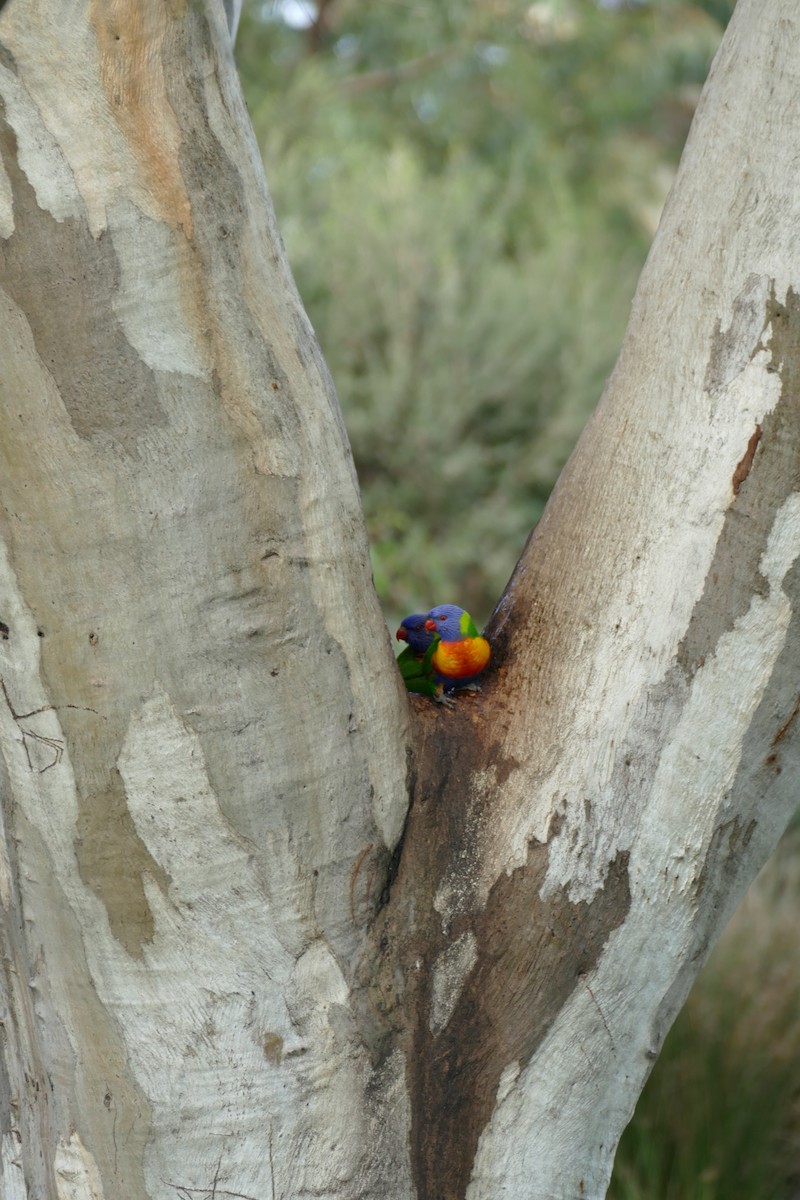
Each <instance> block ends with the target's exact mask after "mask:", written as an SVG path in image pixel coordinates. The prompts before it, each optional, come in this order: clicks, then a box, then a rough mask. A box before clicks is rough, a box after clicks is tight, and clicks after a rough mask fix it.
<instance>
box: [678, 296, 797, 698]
mask: <svg viewBox="0 0 800 1200" xmlns="http://www.w3.org/2000/svg"><path fill="white" fill-rule="evenodd" d="M766 330H769V331H770V333H771V337H770V339H769V343H768V344H767V342H766V339H765V338H764V337H762V340H761V341H760V342H759V344H758V346H757V347H756V349H755V350H754V351H753V354H755V353H757V352H759V351H762V350H765V349H766V350H769V351H770V353H771V356H772V357H771V363H770V365H769V366H768V368H767V369H768V370H770V371H771V372H774V373H777V374H779V375H780V378H781V383H782V389H781V397H780V400H779V401H778V403H777V404H776V406H775V408H774V409H773V411H772V412H771V413H768V414H767V415H766V416H765V417H764V419H763V421H762V423H761V424H760V425H756V427H755V429H754V430H753V432H752V433H751V435H750V437H749V439H748V443H747V446H746V447H745V449H744V453H743V455H742V458H741V459H740V461H739V464H738V466H737V468H736V470H735V472H734V475H733V478H732V480H731V486H732V493H733V496H732V502H731V505H730V507H729V509H728V511H727V513H726V515H725V521H724V523H723V527H722V533H721V535H720V538H719V541H718V542H717V548H716V552H715V554H714V559H713V561H712V563H711V568H710V570H709V572H708V576H707V578H706V583H705V587H704V589H703V594H702V596H701V597H700V599H699V600H698V602H697V604H696V605H695V608H694V611H693V613H692V617H691V620H690V622H689V627H688V629H687V631H686V634H685V636H684V638H683V641H682V642H681V644H680V647H679V649H678V663H679V665H680V666H681V668H682V669H683V671H684V674H685V675H686V677H687V679H691V678H692V677H693V675H694V673H695V671H696V670H697V669H698V667H700V666H702V664H703V663H704V662H705V660H706V658H707V657H708V656H709V655H712V654H713V653H714V650H715V648H716V645H717V642H718V641H719V639H720V637H721V636H722V635H723V634H724V633H726V632H727V631H728V630H730V629H732V628H733V627H734V625H735V623H736V621H737V620H738V619H739V618H740V617H742V616H743V615H744V614H745V613H746V612H747V610H748V608H749V607H750V603H751V601H752V598H753V596H754V595H765V594H766V592H767V590H768V584H767V580H766V579H765V578H764V576H763V575H762V574H761V572H760V570H759V563H760V561H761V557H762V555H763V553H764V550H765V549H766V545H767V540H768V538H769V534H770V530H771V529H772V526H773V523H774V521H775V516H776V514H777V512H778V510H779V508H780V507H781V505H782V504H783V503H784V501H785V500H786V499H787V497H788V496H790V495H791V494H792V493H793V492H796V491H798V490H800V440H799V439H798V438H797V428H798V423H800V299H799V298H798V296H797V294H796V293H795V292H793V291H792V290H791V289H789V292H788V293H787V296H786V301H785V303H781V302H780V301H779V300H777V298H776V297H775V293H774V290H773V292H772V293H771V295H770V298H769V301H768V303H767V312H766V322H765V331H766ZM720 597H722V598H724V601H725V602H724V604H723V603H722V602H721V600H720Z"/></svg>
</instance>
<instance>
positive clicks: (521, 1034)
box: [362, 674, 630, 1200]
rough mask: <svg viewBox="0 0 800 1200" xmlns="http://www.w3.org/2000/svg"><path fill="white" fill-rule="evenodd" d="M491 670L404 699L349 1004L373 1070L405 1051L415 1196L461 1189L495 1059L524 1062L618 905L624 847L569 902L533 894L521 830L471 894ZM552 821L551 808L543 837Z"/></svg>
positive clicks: (540, 854) (618, 914)
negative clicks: (511, 859) (437, 1010)
mask: <svg viewBox="0 0 800 1200" xmlns="http://www.w3.org/2000/svg"><path fill="white" fill-rule="evenodd" d="M501 683H502V676H501V675H499V674H495V676H494V677H491V676H490V677H489V678H488V679H487V683H486V684H485V685H484V690H483V692H482V693H481V694H480V695H461V696H459V697H458V698H457V700H456V708H455V709H454V710H453V711H445V710H442V709H439V708H437V707H436V706H434V705H432V704H431V703H430V702H428V701H424V700H418V699H415V700H413V701H412V708H413V710H414V712H413V726H414V737H413V744H414V746H415V750H416V755H415V758H416V786H415V789H414V794H413V798H412V806H411V810H410V813H409V818H408V821H407V825H406V830H405V836H404V842H403V853H402V855H401V858H400V862H399V866H398V868H397V874H396V878H395V880H394V882H393V886H392V889H391V897H390V901H389V903H388V904H387V905H386V907H385V908H383V909H382V910H381V912H380V913H379V914H378V917H377V919H376V921H375V925H374V929H373V937H374V947H373V953H374V959H373V962H372V966H371V970H370V969H369V968H368V969H367V971H365V982H367V980H368V981H369V982H368V983H367V988H368V989H369V1004H364V1005H362V1015H363V1016H364V1017H365V1018H366V1019H367V1020H368V1022H369V1024H370V1027H371V1028H370V1032H369V1034H368V1036H367V1039H366V1040H367V1042H368V1044H371V1045H372V1046H373V1048H374V1050H375V1066H376V1069H379V1068H380V1065H381V1061H382V1058H383V1056H384V1055H385V1053H386V1052H388V1049H389V1048H390V1046H391V1044H393V1043H394V1040H395V1038H397V1039H399V1042H400V1044H401V1045H402V1046H403V1048H404V1050H405V1055H406V1063H407V1079H408V1086H409V1093H410V1096H411V1104H412V1126H411V1146H410V1152H411V1161H412V1166H413V1172H414V1179H415V1184H416V1189H417V1196H418V1197H419V1200H463V1197H464V1195H465V1193H466V1188H467V1185H468V1183H469V1179H470V1176H471V1173H472V1166H473V1161H474V1158H475V1153H476V1150H477V1146H478V1140H479V1138H480V1135H481V1132H482V1131H483V1129H484V1128H485V1126H486V1124H487V1122H488V1121H489V1119H490V1117H491V1115H492V1113H493V1111H494V1109H495V1107H496V1101H497V1088H498V1083H499V1081H500V1077H501V1075H502V1073H503V1071H504V1070H505V1069H506V1068H507V1067H509V1066H510V1065H513V1064H518V1065H519V1068H520V1069H524V1067H525V1065H526V1064H527V1063H528V1062H529V1061H530V1059H531V1057H532V1056H533V1055H534V1053H535V1052H536V1049H537V1047H538V1046H539V1045H540V1044H541V1042H542V1040H543V1038H544V1037H545V1035H546V1033H547V1031H548V1029H549V1028H550V1026H551V1025H552V1023H553V1021H554V1020H555V1018H556V1016H557V1015H558V1013H559V1012H560V1011H561V1009H562V1008H563V1006H564V1003H565V1002H566V1000H567V999H568V997H569V996H570V994H571V993H572V992H573V990H574V989H575V988H577V987H583V986H586V984H585V982H584V978H585V976H586V975H587V974H588V973H589V972H590V971H591V970H592V968H593V966H594V965H595V963H596V962H597V961H598V959H599V957H600V954H601V953H602V949H603V947H604V945H605V943H606V941H607V939H608V937H609V934H610V933H611V932H612V930H614V929H615V928H617V926H619V925H620V924H621V923H622V922H623V921H624V919H625V916H626V914H627V912H628V909H629V906H630V890H629V882H628V856H627V854H626V853H620V854H618V855H617V857H616V858H615V859H614V861H613V862H611V863H610V864H609V867H608V871H607V875H606V880H605V884H604V887H603V888H602V889H600V890H599V891H598V892H597V893H596V895H595V896H594V898H593V899H592V901H591V902H590V903H583V902H580V903H573V902H572V901H570V900H569V899H568V897H567V896H566V895H565V894H564V893H562V892H557V893H555V894H553V895H551V896H549V897H548V899H546V900H542V899H541V897H540V891H541V888H542V884H543V882H544V878H545V875H546V872H547V866H548V846H547V844H546V843H540V842H538V841H536V840H535V839H532V840H531V841H530V842H529V844H528V852H527V858H526V861H525V863H524V864H522V865H521V866H519V867H517V868H516V869H515V870H513V871H512V872H511V873H510V874H506V873H505V872H501V873H500V874H499V876H498V877H497V878H496V879H495V881H494V883H493V884H492V886H491V888H490V891H489V894H488V897H483V896H482V895H481V894H480V893H479V890H478V887H477V882H476V881H477V872H476V867H477V865H478V864H479V863H480V862H481V861H482V856H483V855H484V853H485V834H486V830H487V828H488V827H489V823H490V822H491V820H492V812H491V805H492V795H493V794H494V793H495V790H496V789H497V788H498V787H502V781H504V780H505V778H507V777H508V775H509V773H510V772H513V771H514V770H515V768H516V766H517V764H516V763H515V762H513V761H505V760H504V759H503V757H502V753H501V752H500V751H499V748H498V746H497V745H496V744H494V742H493V738H492V734H493V732H494V736H496V731H497V729H498V727H501V726H502V723H503V717H504V708H505V697H504V694H503V688H502V687H501V686H498V684H501ZM481 773H484V774H485V776H486V778H487V780H490V783H489V786H487V787H486V788H480V787H478V788H476V787H475V783H476V777H479V776H480V774H481ZM558 824H559V821H558V818H554V820H553V823H552V824H551V828H550V831H549V835H548V836H549V837H552V836H553V834H554V833H555V832H556V831H557V827H558ZM443 881H448V882H449V883H451V884H452V886H453V889H454V891H453V895H454V899H453V902H452V903H451V904H450V905H449V908H448V911H447V912H446V913H445V912H442V911H438V910H437V908H436V907H435V906H434V901H435V898H436V896H437V892H438V891H439V889H440V886H441V884H442V882H443ZM442 907H443V906H442V905H441V904H440V905H439V908H440V909H441V908H442ZM464 935H469V936H470V938H471V940H472V945H473V946H474V948H475V951H476V954H475V962H474V965H473V966H472V968H471V969H470V970H468V971H466V973H465V976H464V978H463V979H462V980H460V981H457V984H456V987H455V990H454V991H453V992H452V1009H451V1011H450V1015H449V1019H448V1020H447V1021H446V1023H444V1024H443V1026H441V1027H435V1028H434V1029H432V1028H431V1025H432V1019H431V1014H432V1003H433V981H434V978H435V975H436V969H437V964H441V962H442V956H443V955H444V954H445V953H446V952H447V951H448V949H449V948H450V947H452V946H453V944H454V943H455V942H457V941H458V939H460V938H463V937H464ZM376 964H377V968H376ZM459 986H460V990H459ZM365 991H366V989H365ZM599 1016H600V1018H601V1019H602V1013H600V1014H599ZM440 1024H441V1023H440ZM379 1030H382V1031H383V1032H382V1036H381V1035H380V1034H379ZM376 1035H377V1036H376Z"/></svg>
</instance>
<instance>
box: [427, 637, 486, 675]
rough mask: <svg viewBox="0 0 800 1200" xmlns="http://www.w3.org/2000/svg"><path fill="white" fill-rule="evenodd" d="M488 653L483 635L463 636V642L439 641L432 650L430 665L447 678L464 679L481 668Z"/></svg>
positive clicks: (484, 664)
mask: <svg viewBox="0 0 800 1200" xmlns="http://www.w3.org/2000/svg"><path fill="white" fill-rule="evenodd" d="M490 653H491V651H490V649H489V643H488V642H487V640H486V638H483V637H475V638H464V640H463V642H440V643H439V645H438V646H437V647H436V650H435V651H434V655H433V659H432V665H433V668H434V670H435V671H438V672H439V674H440V675H446V676H447V678H448V679H466V677H467V676H468V675H477V674H478V672H479V671H482V670H483V668H484V667H485V666H486V664H487V663H488V661H489V655H490Z"/></svg>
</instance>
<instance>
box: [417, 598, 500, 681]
mask: <svg viewBox="0 0 800 1200" xmlns="http://www.w3.org/2000/svg"><path fill="white" fill-rule="evenodd" d="M425 628H426V630H427V631H428V633H430V634H431V635H432V636H435V635H437V634H438V636H439V639H440V640H439V642H438V644H437V645H436V647H435V649H434V652H433V655H432V657H431V666H432V668H433V671H434V678H435V679H436V680H437V682H439V683H442V684H443V685H444V690H445V691H446V692H452V691H453V690H454V689H455V688H462V687H469V686H471V685H473V684H474V681H475V680H476V679H477V677H478V676H479V675H480V673H481V671H482V670H483V669H484V667H485V666H486V664H487V663H488V661H489V657H490V655H491V650H490V648H489V643H488V642H487V640H486V638H485V637H481V635H480V634H479V633H478V630H477V628H476V626H475V622H474V621H473V619H472V617H471V616H470V615H469V613H468V612H465V611H464V609H463V608H459V607H458V605H457V604H440V605H439V606H438V607H437V608H432V609H431V611H430V612H429V613H428V619H427V621H426V622H425Z"/></svg>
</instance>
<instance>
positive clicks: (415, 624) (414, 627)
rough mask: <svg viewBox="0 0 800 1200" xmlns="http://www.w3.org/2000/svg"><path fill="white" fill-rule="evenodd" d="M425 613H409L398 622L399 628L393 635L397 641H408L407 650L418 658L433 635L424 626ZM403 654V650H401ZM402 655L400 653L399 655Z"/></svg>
mask: <svg viewBox="0 0 800 1200" xmlns="http://www.w3.org/2000/svg"><path fill="white" fill-rule="evenodd" d="M427 619H428V614H427V613H409V614H408V616H407V617H403V619H402V621H401V622H400V628H399V629H398V630H397V633H396V634H395V635H394V636H395V637H396V638H397V640H398V642H408V646H407V647H406V649H407V650H410V651H411V653H412V654H414V655H417V656H419V657H420V658H421V657H422V655H423V654H424V653H425V651H426V650H427V649H428V647H429V646H430V644H431V642H432V641H433V637H434V635H433V634H432V633H430V632H429V631H428V630H427V629H426V628H425V622H426V621H427ZM403 654H405V650H404V651H403ZM401 657H402V655H401Z"/></svg>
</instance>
